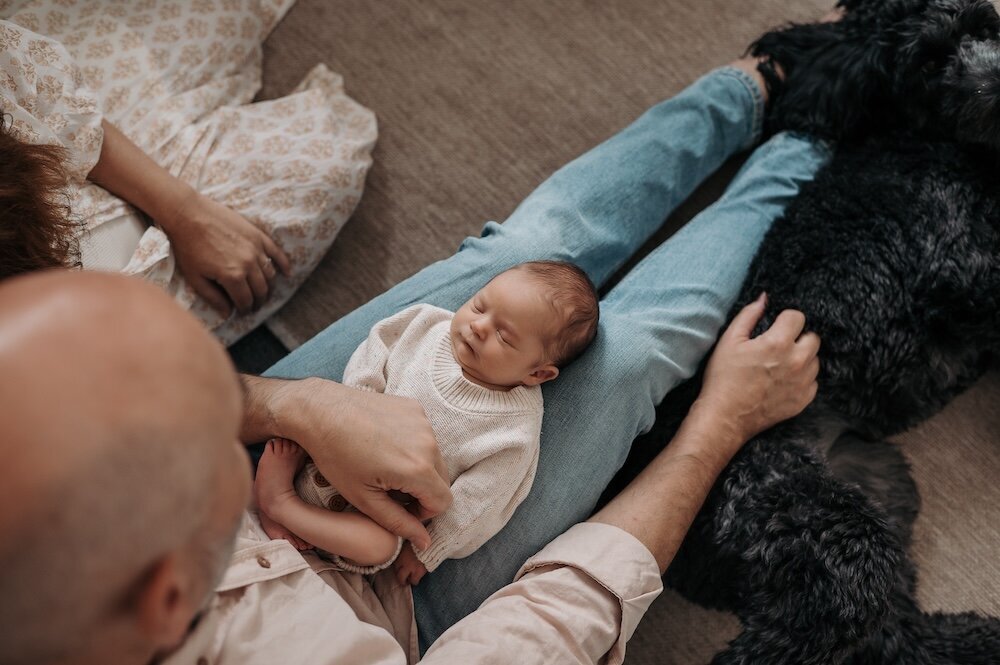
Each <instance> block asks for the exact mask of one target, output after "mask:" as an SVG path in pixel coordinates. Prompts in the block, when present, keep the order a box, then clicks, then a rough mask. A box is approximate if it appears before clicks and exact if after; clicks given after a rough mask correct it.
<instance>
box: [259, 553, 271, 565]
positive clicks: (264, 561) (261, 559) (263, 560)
mask: <svg viewBox="0 0 1000 665" xmlns="http://www.w3.org/2000/svg"><path fill="white" fill-rule="evenodd" d="M257 565H258V566H260V567H261V568H270V567H271V562H270V561H268V560H267V557H264V556H259V557H257Z"/></svg>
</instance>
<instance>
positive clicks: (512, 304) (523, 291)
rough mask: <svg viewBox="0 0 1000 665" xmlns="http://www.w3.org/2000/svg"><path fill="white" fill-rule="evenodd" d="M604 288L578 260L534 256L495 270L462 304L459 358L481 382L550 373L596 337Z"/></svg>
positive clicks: (456, 345) (455, 327)
mask: <svg viewBox="0 0 1000 665" xmlns="http://www.w3.org/2000/svg"><path fill="white" fill-rule="evenodd" d="M599 315H600V308H599V306H598V298H597V291H596V289H595V288H594V285H593V283H592V282H591V281H590V279H589V278H588V277H587V275H586V273H584V272H583V271H582V270H580V269H579V268H578V267H576V266H574V265H573V264H571V263H564V262H560V261H532V262H529V263H522V264H519V265H517V266H514V267H513V268H511V269H510V270H507V271H505V272H502V273H500V274H499V275H497V276H496V277H494V278H493V279H492V280H490V282H489V283H488V284H486V286H484V287H483V288H482V289H480V290H479V291H478V292H477V293H476V294H475V295H474V296H472V298H470V299H469V301H468V302H466V303H465V304H464V305H462V307H461V308H460V309H459V310H458V311H457V312H455V318H454V319H453V320H452V324H451V342H452V350H453V352H454V354H455V358H456V359H457V360H458V362H459V364H460V365H462V368H463V369H464V370H465V372H466V373H467V374H468V375H469V376H470V377H472V378H473V379H475V380H477V381H479V382H480V383H484V384H488V385H491V386H497V387H510V386H517V385H526V386H536V385H539V384H542V383H545V382H546V381H551V380H552V379H554V378H556V377H557V376H558V375H559V370H560V369H561V368H563V367H565V366H566V365H568V364H569V363H571V362H572V361H573V360H575V359H576V357H577V356H579V355H580V354H581V353H583V351H584V349H586V348H587V347H588V346H589V345H590V343H591V342H592V341H593V340H594V336H595V335H596V334H597V322H598V317H599Z"/></svg>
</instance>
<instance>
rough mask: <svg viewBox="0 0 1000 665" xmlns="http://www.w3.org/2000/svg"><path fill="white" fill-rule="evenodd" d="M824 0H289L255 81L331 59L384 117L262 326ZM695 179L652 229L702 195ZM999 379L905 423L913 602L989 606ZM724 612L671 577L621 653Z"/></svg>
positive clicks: (500, 192) (292, 324) (359, 296)
mask: <svg viewBox="0 0 1000 665" xmlns="http://www.w3.org/2000/svg"><path fill="white" fill-rule="evenodd" d="M827 6H828V3H827V2H825V1H823V0H805V1H803V2H797V3H794V5H793V6H789V5H788V3H786V2H782V1H780V0H740V1H738V2H737V1H736V0H697V1H694V0H687V1H686V2H680V1H676V0H675V1H673V2H671V1H670V0H616V1H615V2H603V1H597V0H509V1H503V2H501V1H499V0H479V1H475V0H420V1H419V2H413V1H412V0H410V1H404V0H377V1H375V2H373V1H371V0H336V1H334V0H299V4H298V5H297V6H296V7H295V8H294V9H293V10H292V11H291V12H290V13H289V15H288V16H287V18H286V19H285V20H284V21H283V22H282V24H281V25H280V26H279V27H278V28H277V30H276V31H275V32H274V34H273V35H272V36H271V38H270V39H269V40H268V42H267V44H266V45H265V88H264V91H263V93H262V96H263V97H274V96H277V95H279V94H282V93H284V92H286V91H287V90H288V89H289V88H290V87H291V86H292V84H293V82H295V81H298V80H299V79H301V77H302V76H303V75H304V74H305V73H306V72H307V71H308V70H309V69H310V68H311V67H312V66H313V64H315V63H316V62H325V63H327V64H328V65H329V66H330V67H331V68H333V69H334V70H335V71H338V72H340V73H342V74H343V75H344V78H345V81H346V85H347V89H348V91H349V92H350V93H351V94H352V95H353V96H354V97H355V98H356V99H358V100H359V101H361V102H362V103H364V104H366V105H367V106H369V107H370V108H372V109H373V110H374V111H375V112H376V114H378V117H379V128H380V139H379V143H378V146H377V147H376V150H375V166H374V168H373V169H372V172H371V175H370V177H369V180H368V188H367V190H366V193H365V197H364V199H363V200H362V202H361V205H360V207H359V208H358V211H357V213H356V214H355V216H354V218H353V220H352V221H351V222H350V223H349V224H348V225H347V227H346V228H345V230H344V231H343V233H342V234H341V236H340V238H339V239H338V240H337V242H336V243H335V244H334V247H333V249H332V251H331V252H330V254H329V256H328V257H327V258H326V260H325V261H324V262H323V263H322V264H321V265H320V267H319V269H318V270H317V271H316V273H315V275H314V276H313V277H312V279H310V280H309V282H307V283H306V285H305V286H304V287H303V288H302V290H301V292H300V293H299V294H298V295H297V296H296V297H295V298H294V299H293V300H292V301H291V302H290V303H289V304H288V305H287V306H286V307H285V309H284V310H283V311H282V312H281V313H280V315H279V316H278V317H277V318H276V320H275V322H274V328H275V329H276V330H277V332H278V334H279V336H281V337H282V339H283V341H285V342H286V343H287V344H289V345H292V346H294V345H295V344H297V343H301V342H302V341H303V340H305V339H308V338H309V337H310V336H311V335H313V334H314V333H316V332H317V331H319V330H320V329H322V328H323V327H324V326H325V325H327V324H328V323H330V322H331V321H334V320H336V319H337V318H338V317H340V316H341V315H343V314H344V313H346V312H348V311H350V310H351V309H353V308H354V307H356V306H358V305H360V304H362V303H364V302H366V301H367V300H368V299H370V298H371V297H372V296H374V295H376V294H378V293H380V292H381V291H383V290H385V289H386V288H388V287H390V286H392V285H393V284H395V283H396V282H398V281H400V280H401V279H403V278H405V277H407V276H408V275H410V274H412V273H413V272H415V271H417V270H418V269H419V268H421V267H422V266H424V265H426V264H428V263H430V262H431V261H434V260H436V259H439V258H443V257H445V256H447V255H449V254H450V253H451V252H453V251H454V250H455V249H456V248H457V246H458V244H459V242H460V241H461V239H462V238H463V237H464V236H466V235H469V234H475V233H477V232H478V230H479V228H480V227H481V226H482V223H483V222H484V221H485V220H489V219H494V220H502V219H504V218H505V217H506V216H507V215H508V214H509V213H510V212H511V211H512V210H513V209H514V207H515V206H516V205H517V203H518V202H519V201H520V200H521V199H522V198H524V197H525V196H526V195H527V194H528V193H529V192H530V191H531V190H532V189H533V188H534V187H535V186H536V185H537V184H538V183H539V182H540V181H541V180H542V179H544V178H545V177H546V176H547V175H548V174H549V173H551V172H552V171H553V170H555V169H556V168H557V167H558V166H560V165H561V164H563V163H564V162H566V161H568V160H570V159H571V158H573V157H574V156H576V155H577V154H579V153H580V152H582V151H584V150H586V149H587V148H588V147H590V146H592V145H594V144H596V143H597V142H599V141H601V140H602V139H604V138H606V137H607V136H609V135H610V134H612V133H613V132H615V131H616V130H618V129H620V128H621V127H623V126H624V125H625V124H627V123H628V122H629V121H630V120H631V119H632V118H634V117H635V116H637V115H638V114H639V113H641V112H642V111H643V110H644V109H645V108H646V107H647V106H649V105H651V104H653V103H655V102H657V101H659V100H660V99H662V98H664V97H666V96H669V95H671V94H673V93H675V92H677V91H679V90H680V89H681V88H683V87H684V86H685V85H686V84H688V83H689V82H691V81H692V80H693V79H694V78H696V77H697V76H698V75H699V74H700V73H702V72H704V71H706V70H708V69H710V68H711V67H714V66H717V65H720V64H724V63H725V62H727V61H728V60H730V59H732V58H733V57H734V56H736V55H738V54H739V53H740V52H741V51H742V49H743V48H744V47H745V46H746V44H747V43H748V42H749V41H750V40H752V39H753V37H754V36H756V35H757V34H758V33H760V32H761V31H763V30H765V29H766V28H768V27H770V26H773V25H776V24H779V23H781V22H783V21H786V20H793V19H808V18H811V17H815V16H819V15H821V14H822V13H824V12H825V10H826V9H827ZM731 172H732V167H730V168H729V169H724V173H723V174H721V175H722V176H723V177H720V178H716V179H714V180H713V181H712V182H710V183H709V184H708V185H707V186H706V187H705V188H703V190H702V191H700V192H699V193H698V194H696V196H695V197H694V200H693V201H692V204H691V205H688V206H686V207H685V208H684V210H682V211H680V212H679V213H678V214H677V215H675V216H674V218H673V219H671V220H670V222H669V223H668V224H667V225H666V227H665V229H664V231H663V233H661V234H660V239H662V238H663V237H666V236H667V235H669V233H670V232H671V231H672V230H673V229H675V228H677V226H678V225H679V224H680V223H682V222H683V221H684V220H685V219H686V218H687V217H688V216H689V215H690V214H691V213H692V211H693V210H695V209H697V208H698V207H700V206H701V205H704V203H705V202H707V201H709V200H711V198H712V196H714V195H717V193H718V192H719V191H720V187H721V186H722V185H723V184H724V176H725V175H726V173H731ZM998 405H1000V378H998V376H997V375H992V376H990V377H988V379H987V380H985V381H983V382H982V383H981V384H980V385H979V386H977V387H976V389H975V390H973V391H971V392H970V393H969V394H967V395H965V396H963V397H962V398H961V399H959V400H957V401H956V402H955V403H954V404H953V405H952V406H951V407H950V408H949V409H948V410H947V411H946V412H945V413H943V414H941V415H940V416H939V417H937V418H935V419H934V420H933V421H931V422H929V423H927V424H926V425H925V426H923V427H921V428H919V429H918V430H917V431H914V432H911V433H909V434H907V435H906V436H905V437H901V441H902V442H904V444H905V450H906V451H907V453H908V454H909V456H910V458H911V459H912V460H913V462H914V467H915V473H916V476H917V479H918V482H919V485H920V489H921V492H922V493H923V498H924V510H923V513H922V514H921V517H920V521H919V523H918V526H917V531H916V556H917V558H918V561H919V564H920V571H921V577H922V582H921V584H922V586H921V591H920V597H921V601H922V602H923V603H924V605H925V607H927V608H932V609H947V610H967V609H977V610H981V611H984V612H990V613H993V614H997V615H1000V562H998V561H997V553H998V551H1000V533H998V530H997V526H996V521H997V517H998V516H1000V508H998V506H1000V487H998V486H997V483H996V480H995V479H996V478H997V477H1000V454H998V453H1000V451H998V450H997V448H998V445H997V444H998V443H1000V442H998V438H1000V415H998V413H1000V409H998V408H997V407H998ZM736 631H738V625H737V624H736V622H735V620H734V619H733V618H732V617H731V616H728V615H724V614H719V613H713V612H708V611H705V610H703V609H700V608H697V607H694V606H691V605H689V604H687V603H685V602H684V601H682V600H680V599H679V598H677V597H676V596H674V595H673V594H670V593H667V594H665V595H664V596H663V597H662V598H660V599H659V600H658V601H657V602H656V604H655V605H654V608H653V611H652V613H651V615H650V616H649V617H648V618H647V620H646V621H645V623H644V624H643V626H641V627H640V629H639V631H638V633H637V634H636V636H635V638H634V640H633V643H632V645H631V646H630V652H629V658H628V662H629V663H630V664H631V665H639V664H644V663H662V664H669V663H702V662H707V661H708V659H709V658H710V656H711V654H712V653H714V651H716V650H717V649H719V648H721V647H722V646H723V645H724V644H725V642H726V640H727V639H731V638H732V637H733V636H734V635H735V633H736Z"/></svg>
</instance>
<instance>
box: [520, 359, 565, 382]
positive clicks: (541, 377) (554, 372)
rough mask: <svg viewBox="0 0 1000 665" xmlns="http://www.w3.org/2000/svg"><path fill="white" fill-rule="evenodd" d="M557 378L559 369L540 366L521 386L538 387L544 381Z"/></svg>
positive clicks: (550, 366) (553, 366)
mask: <svg viewBox="0 0 1000 665" xmlns="http://www.w3.org/2000/svg"><path fill="white" fill-rule="evenodd" d="M557 376H559V368H558V367H556V366H555V365H552V364H549V365H542V366H541V367H539V368H538V369H536V370H535V371H534V372H532V373H531V374H529V375H528V376H527V377H525V379H524V380H523V381H521V383H522V384H524V385H526V386H540V385H542V384H543V383H545V382H546V381H551V380H552V379H554V378H556V377H557Z"/></svg>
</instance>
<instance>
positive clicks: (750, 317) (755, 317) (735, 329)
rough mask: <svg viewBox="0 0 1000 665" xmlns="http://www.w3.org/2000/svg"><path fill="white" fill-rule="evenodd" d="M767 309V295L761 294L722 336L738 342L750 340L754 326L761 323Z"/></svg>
mask: <svg viewBox="0 0 1000 665" xmlns="http://www.w3.org/2000/svg"><path fill="white" fill-rule="evenodd" d="M765 307H767V294H766V293H761V294H760V296H758V298H757V299H756V300H754V301H753V302H752V303H750V304H749V305H747V306H746V307H744V308H743V309H741V310H740V313H739V314H737V315H736V317H735V318H733V320H732V322H731V323H730V324H729V327H728V328H727V329H726V332H725V333H723V335H722V336H723V337H725V338H732V339H736V340H748V339H750V333H752V332H753V329H754V326H756V325H757V322H758V321H760V317H762V316H764V309H765Z"/></svg>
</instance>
